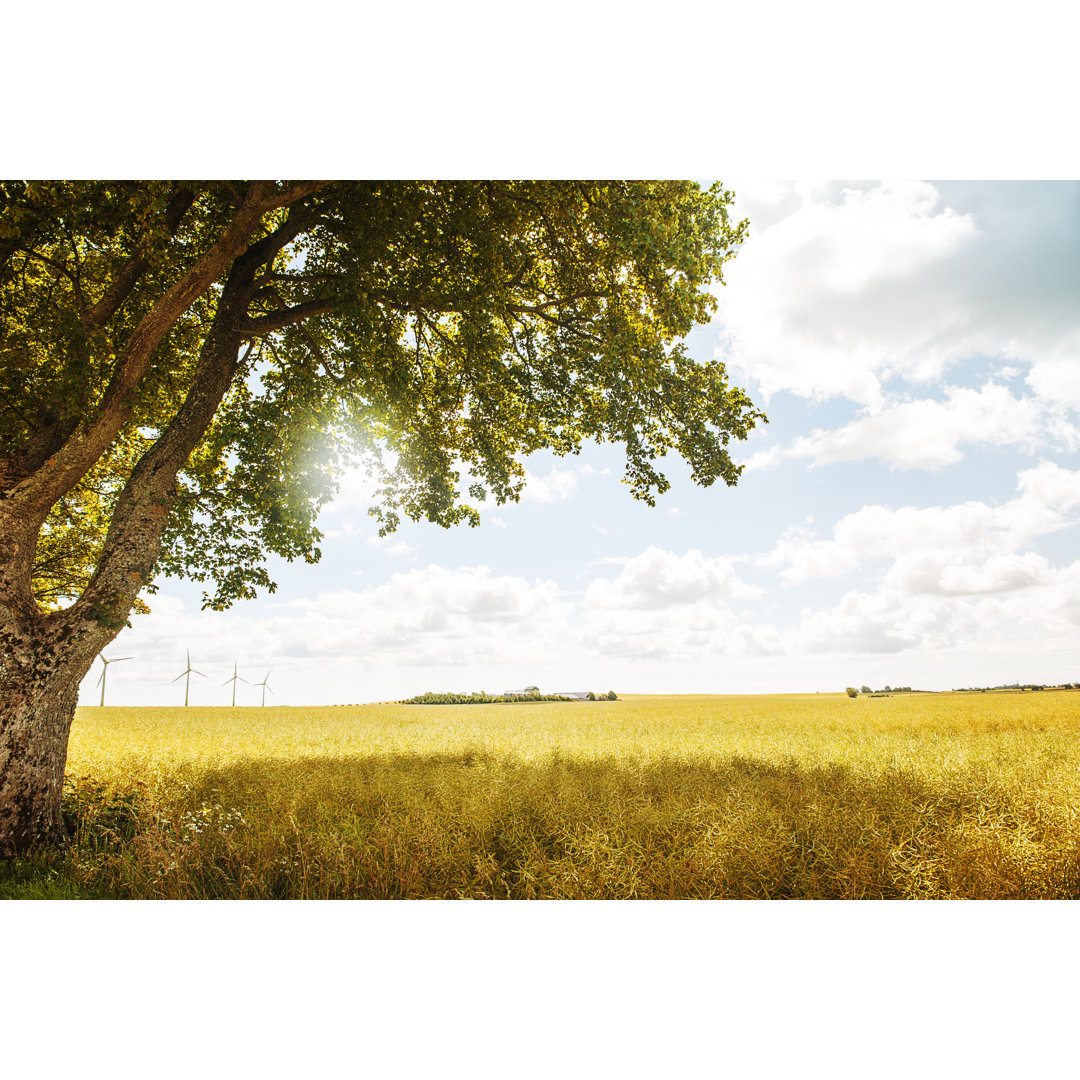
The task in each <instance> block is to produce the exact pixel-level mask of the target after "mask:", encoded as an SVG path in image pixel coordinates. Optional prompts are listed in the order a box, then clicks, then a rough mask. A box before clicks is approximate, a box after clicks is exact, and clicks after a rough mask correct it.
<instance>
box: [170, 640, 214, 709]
mask: <svg viewBox="0 0 1080 1080" xmlns="http://www.w3.org/2000/svg"><path fill="white" fill-rule="evenodd" d="M185 675H186V676H187V681H186V682H185V683H184V707H185V708H187V703H188V691H189V690H190V689H191V676H192V675H198V676H199V678H200V679H205V678H206V676H205V675H204V674H203V673H202V672H201V671H196V670H195V669H194V668H193V667H192V666H191V650H190V649H188V650H187V671H182V672H180V674H179V675H177V676H176V678H175V679H173V682H179V681H180V680H181V679H183V678H184V676H185Z"/></svg>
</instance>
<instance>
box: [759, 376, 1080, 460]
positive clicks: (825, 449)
mask: <svg viewBox="0 0 1080 1080" xmlns="http://www.w3.org/2000/svg"><path fill="white" fill-rule="evenodd" d="M1051 443H1053V444H1057V445H1063V446H1065V447H1066V448H1067V449H1069V450H1076V449H1077V448H1080V429H1078V428H1077V427H1076V426H1075V425H1074V424H1072V423H1071V422H1070V421H1069V420H1068V419H1067V418H1066V415H1065V410H1064V409H1063V408H1062V407H1061V406H1060V405H1057V404H1056V403H1051V402H1048V401H1045V400H1039V399H1037V398H1034V397H1031V396H1022V397H1016V396H1014V395H1013V393H1012V391H1010V390H1009V388H1008V387H1005V386H1001V385H999V384H997V383H993V382H990V383H987V384H985V385H984V386H982V387H981V388H980V389H978V390H973V389H969V388H966V387H958V386H949V387H946V388H945V398H944V400H940V401H939V400H932V399H921V400H917V401H901V402H892V403H889V404H886V405H884V406H882V407H880V408H878V409H874V410H870V411H869V413H868V415H866V416H863V417H860V418H859V419H858V420H855V421H852V422H851V423H849V424H845V425H844V426H843V427H840V428H836V429H834V430H832V431H823V430H816V431H814V432H812V433H811V434H810V435H808V436H803V437H801V438H799V439H796V440H795V442H793V443H791V444H790V445H788V446H774V447H771V448H770V449H768V450H762V451H759V452H758V453H756V454H754V455H753V456H751V457H750V459H749V460H748V461H747V463H746V465H747V469H749V470H753V469H761V468H767V467H769V466H772V465H776V464H778V463H779V462H781V461H783V460H787V459H792V458H807V459H809V460H810V462H811V464H812V465H822V464H831V463H834V462H843V461H863V460H867V459H871V458H876V459H877V460H879V461H881V462H884V463H886V464H888V465H892V466H894V467H896V468H901V469H940V468H942V467H944V466H946V465H951V464H953V463H954V462H957V461H959V460H960V459H961V458H962V457H963V453H962V451H961V446H963V445H965V444H970V445H981V446H1014V447H1017V448H1018V449H1021V450H1025V451H1028V452H1031V451H1034V450H1037V449H1040V448H1043V447H1046V446H1048V445H1049V444H1051Z"/></svg>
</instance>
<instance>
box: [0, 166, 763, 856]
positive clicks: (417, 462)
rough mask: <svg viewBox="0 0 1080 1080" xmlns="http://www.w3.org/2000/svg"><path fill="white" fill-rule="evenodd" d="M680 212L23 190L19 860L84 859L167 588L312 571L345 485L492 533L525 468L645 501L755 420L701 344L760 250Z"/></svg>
mask: <svg viewBox="0 0 1080 1080" xmlns="http://www.w3.org/2000/svg"><path fill="white" fill-rule="evenodd" d="M731 200H732V196H731V194H730V193H729V192H727V191H725V190H724V189H723V188H721V187H720V186H719V185H714V186H713V187H711V188H709V189H708V190H702V189H700V188H699V187H698V186H697V185H695V184H692V183H684V182H659V183H654V182H633V183H630V182H614V183H612V182H430V183H423V182H408V183H406V182H374V181H371V182H321V181H280V182H276V181H232V182H228V181H222V182H206V183H202V182H200V183H194V182H165V181H163V182H151V183H144V182H127V183H125V182H117V183H104V182H102V183H99V182H77V183H65V182H47V183H45V182H43V183H28V182H3V183H0V305H2V306H0V315H2V321H0V335H2V336H0V855H2V856H5V857H10V856H12V855H17V854H20V853H24V852H28V851H31V850H33V849H35V848H36V847H38V846H40V845H43V844H50V843H55V842H58V841H60V840H62V838H63V827H62V822H61V816H60V795H61V790H62V783H63V773H64V765H65V759H66V754H67V741H68V732H69V729H70V725H71V722H72V718H73V716H74V710H75V704H76V700H77V692H78V686H79V683H80V681H81V680H82V678H83V676H84V675H85V674H86V672H87V671H88V670H89V668H90V665H91V663H92V662H93V660H94V658H95V657H96V656H97V655H98V653H99V652H100V651H101V650H102V649H103V648H105V647H106V646H107V645H108V644H109V642H110V641H112V639H113V638H114V637H115V636H116V634H117V633H118V632H119V630H120V629H121V628H122V627H123V626H124V625H125V624H126V623H127V620H128V617H129V615H130V613H131V612H132V611H133V610H142V609H145V601H144V599H143V597H144V596H146V595H148V594H152V593H153V591H154V589H155V582H156V581H157V580H158V579H159V578H160V577H161V576H162V575H183V576H187V577H188V578H192V579H194V580H197V581H201V582H206V583H208V591H207V592H206V593H205V594H204V603H205V605H206V606H209V607H211V608H215V609H221V608H224V607H227V606H228V605H229V604H230V603H232V602H233V601H234V600H236V599H238V598H242V597H251V596H254V595H255V593H256V590H257V589H259V588H265V589H269V590H273V587H274V585H273V582H272V581H271V580H270V578H269V576H268V574H267V571H266V569H265V566H264V565H263V558H264V556H265V555H266V554H267V553H270V552H273V553H277V554H279V555H281V556H284V557H285V558H287V559H290V560H291V559H296V558H302V559H305V560H307V561H309V562H313V561H315V560H317V559H318V558H319V548H318V542H319V539H320V534H319V532H318V529H317V528H316V517H317V513H318V510H319V508H320V506H322V505H323V504H324V503H325V502H326V501H327V500H328V499H329V498H330V497H332V495H333V493H334V490H335V476H336V474H337V473H338V471H339V470H340V468H341V467H343V466H344V465H346V464H350V463H351V464H357V463H360V464H364V465H366V466H367V467H368V468H369V469H370V470H372V471H373V473H374V475H376V476H378V477H379V478H380V481H381V487H380V489H379V493H378V496H377V499H376V505H375V506H374V507H373V513H374V514H375V516H376V517H377V518H378V519H379V523H380V529H381V531H382V532H383V533H385V532H389V531H392V530H393V529H394V528H395V527H396V525H397V524H398V522H399V520H400V515H401V514H405V515H406V516H408V517H410V518H412V519H414V520H418V519H420V518H426V519H427V520H429V521H432V522H436V523H438V524H440V525H442V526H450V525H454V524H458V523H462V522H466V523H468V524H470V525H475V524H476V523H477V520H478V511H477V508H476V505H475V503H476V502H478V501H482V500H484V499H486V498H492V499H494V501H495V502H496V503H504V502H506V501H507V500H516V499H517V498H518V496H519V494H520V491H521V487H522V483H523V478H524V467H523V465H522V459H523V458H524V457H525V456H527V455H528V454H529V453H531V452H533V451H536V450H538V449H540V448H550V449H552V450H553V451H554V452H555V453H556V454H559V455H563V454H572V453H576V452H577V451H578V450H579V449H580V446H581V444H582V442H583V441H585V440H597V441H614V442H619V443H621V444H622V445H623V446H624V447H625V453H626V474H625V480H626V482H627V483H628V484H629V486H630V488H631V490H632V492H633V494H634V496H635V497H637V498H640V499H644V500H645V501H646V502H647V503H649V504H652V503H653V501H654V497H655V495H656V494H658V493H662V492H663V491H664V490H665V489H666V488H667V487H668V482H667V480H666V478H665V477H664V475H663V473H661V472H660V471H659V470H658V468H657V466H656V462H657V460H658V459H659V458H662V457H663V456H664V455H665V454H666V453H668V452H672V451H673V452H676V453H678V454H679V455H681V456H682V457H683V458H685V459H686V460H687V461H688V462H689V464H690V466H691V468H692V474H693V478H694V480H695V481H697V482H698V483H700V484H702V485H706V486H707V485H710V484H712V483H713V482H714V481H716V480H717V479H721V480H723V481H724V482H725V483H726V484H729V485H732V484H734V483H736V481H737V479H738V476H739V471H740V470H739V467H737V466H736V465H735V464H734V463H733V462H732V460H731V458H730V457H729V455H728V451H727V446H728V443H729V440H730V439H731V438H737V439H743V438H745V437H746V434H747V432H748V431H749V430H750V429H751V428H752V427H753V426H754V424H755V422H756V421H757V420H763V419H764V417H763V416H762V414H761V413H760V412H759V411H757V410H756V409H755V408H754V406H753V404H752V403H751V402H750V400H749V399H748V398H747V396H746V395H745V394H744V393H743V392H742V391H741V390H739V389H737V388H733V387H731V386H730V385H729V384H728V382H727V377H726V373H725V370H724V367H723V366H722V365H721V364H720V363H718V362H716V361H706V362H702V363H699V362H695V361H694V360H693V359H691V358H690V356H689V355H688V354H687V352H686V350H685V348H684V346H683V345H682V344H681V343H680V339H681V338H682V337H684V336H685V335H686V334H687V333H688V332H689V330H690V329H691V328H692V327H693V325H694V324H696V323H701V322H704V321H706V320H707V319H708V318H709V316H710V314H711V312H712V311H713V310H714V306H715V302H714V300H713V298H712V296H711V295H710V293H709V291H708V286H709V285H710V284H711V283H713V282H721V281H722V267H723V264H724V262H725V261H726V260H727V259H729V258H731V257H732V255H733V254H734V253H735V250H736V248H737V247H738V245H739V243H740V242H741V241H742V239H743V238H744V236H745V229H746V223H745V222H742V223H739V224H736V223H734V222H733V221H732V220H731V218H730V216H729V210H730V205H731Z"/></svg>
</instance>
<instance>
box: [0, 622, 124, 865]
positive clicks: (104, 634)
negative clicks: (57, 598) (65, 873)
mask: <svg viewBox="0 0 1080 1080" xmlns="http://www.w3.org/2000/svg"><path fill="white" fill-rule="evenodd" d="M116 633H117V630H116V629H112V630H110V629H108V628H105V627H102V626H100V625H99V624H97V623H96V622H93V621H90V620H85V619H83V620H80V619H77V618H74V619H73V618H72V617H71V616H70V615H69V614H68V612H57V613H55V614H53V615H48V616H40V615H39V616H37V617H34V618H31V619H28V620H19V621H18V622H16V623H9V624H7V625H6V626H4V627H3V628H0V689H2V694H0V858H5V859H7V858H13V857H19V856H26V855H32V854H34V853H35V852H36V851H38V850H40V849H41V848H43V847H48V846H53V845H56V844H60V843H63V842H64V840H65V832H64V823H63V819H62V817H61V815H60V799H61V796H62V794H63V786H64V767H65V764H66V762H67V748H68V736H69V735H70V733H71V724H72V721H73V720H74V718H75V706H76V703H77V701H78V696H79V683H80V682H82V680H83V677H84V676H85V675H86V673H87V672H88V671H89V670H90V666H91V664H93V662H94V658H95V657H96V656H97V654H98V652H99V651H100V650H101V649H103V648H105V646H106V645H107V644H108V643H109V642H110V641H111V640H112V639H113V638H114V637H115V636H116Z"/></svg>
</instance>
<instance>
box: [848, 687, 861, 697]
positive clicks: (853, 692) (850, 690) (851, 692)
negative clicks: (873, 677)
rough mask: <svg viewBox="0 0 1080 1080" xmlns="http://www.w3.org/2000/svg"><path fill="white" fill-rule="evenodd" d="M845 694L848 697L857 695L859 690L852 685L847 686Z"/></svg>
mask: <svg viewBox="0 0 1080 1080" xmlns="http://www.w3.org/2000/svg"><path fill="white" fill-rule="evenodd" d="M847 696H848V697H858V696H859V691H858V690H856V689H855V687H854V686H849V687H848V688H847Z"/></svg>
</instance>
